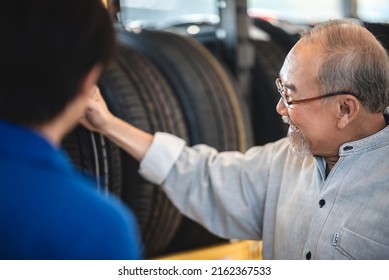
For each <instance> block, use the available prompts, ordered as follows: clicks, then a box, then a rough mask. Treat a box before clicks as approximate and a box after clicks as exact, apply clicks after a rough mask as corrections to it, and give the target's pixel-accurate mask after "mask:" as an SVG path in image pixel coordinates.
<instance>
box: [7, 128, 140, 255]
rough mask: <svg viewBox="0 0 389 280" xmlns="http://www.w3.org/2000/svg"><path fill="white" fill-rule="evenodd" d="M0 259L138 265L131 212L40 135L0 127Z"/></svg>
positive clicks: (136, 234)
mask: <svg viewBox="0 0 389 280" xmlns="http://www.w3.org/2000/svg"><path fill="white" fill-rule="evenodd" d="M0 180H1V181H0V259H76V260H78V259H138V258H140V256H141V250H140V240H139V236H138V228H137V225H136V223H135V219H134V217H133V215H132V214H131V213H130V212H129V210H128V209H127V208H126V207H125V206H124V205H122V204H121V203H120V202H119V201H118V200H117V199H115V198H113V197H107V196H103V195H101V194H99V193H97V191H96V190H95V189H94V187H93V185H92V184H91V183H90V182H89V181H87V180H86V179H85V178H83V177H82V176H81V175H79V174H78V173H77V172H76V171H75V170H74V169H73V167H72V165H71V163H70V162H69V160H68V158H67V157H66V156H65V154H64V153H63V152H62V151H61V150H59V149H58V148H56V147H53V146H52V145H51V144H50V143H49V142H48V141H47V140H46V139H44V138H43V137H41V136H39V135H38V134H36V133H34V132H32V131H30V130H28V129H26V128H22V127H19V126H15V125H13V124H10V123H7V122H2V121H0Z"/></svg>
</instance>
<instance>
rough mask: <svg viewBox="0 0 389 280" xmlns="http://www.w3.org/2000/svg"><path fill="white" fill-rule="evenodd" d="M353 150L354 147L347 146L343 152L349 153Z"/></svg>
mask: <svg viewBox="0 0 389 280" xmlns="http://www.w3.org/2000/svg"><path fill="white" fill-rule="evenodd" d="M352 149H354V147H352V146H346V147H344V148H343V151H345V152H347V151H351V150H352Z"/></svg>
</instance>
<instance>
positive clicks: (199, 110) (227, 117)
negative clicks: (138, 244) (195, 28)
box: [119, 30, 252, 253]
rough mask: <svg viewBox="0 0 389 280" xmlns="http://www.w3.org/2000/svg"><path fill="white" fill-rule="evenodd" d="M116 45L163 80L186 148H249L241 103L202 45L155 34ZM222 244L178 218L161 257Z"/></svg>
mask: <svg viewBox="0 0 389 280" xmlns="http://www.w3.org/2000/svg"><path fill="white" fill-rule="evenodd" d="M119 41H120V42H121V43H122V44H124V45H127V46H130V47H133V48H135V49H137V50H138V51H140V52H142V53H144V54H145V55H147V56H148V57H149V58H150V59H151V60H152V61H153V62H154V63H155V64H156V65H157V66H158V67H159V69H160V70H161V72H162V73H163V74H164V75H165V76H166V78H167V80H168V81H169V83H170V84H171V85H172V87H173V89H174V92H175V94H176V96H177V98H178V100H179V102H180V104H181V106H182V108H183V112H184V114H185V120H186V124H187V127H188V131H189V136H190V137H189V139H190V141H189V144H190V145H193V144H199V143H205V144H208V145H211V146H213V147H215V148H216V149H218V150H220V151H222V150H241V151H244V150H246V149H247V148H248V147H249V146H251V145H252V138H251V124H250V121H249V117H248V115H247V113H248V110H247V107H246V104H244V103H243V101H242V98H241V97H240V96H238V94H237V93H236V91H235V88H234V85H233V83H232V82H231V78H230V76H228V74H227V73H226V72H225V70H224V69H223V67H222V66H221V65H220V64H219V63H218V61H217V60H216V59H215V58H214V57H213V56H212V54H211V53H210V52H209V51H208V50H207V49H206V48H205V47H204V46H202V45H201V44H200V43H198V42H196V41H195V40H194V39H191V38H187V37H182V36H179V35H177V34H173V33H168V32H163V31H155V30H154V31H150V30H142V32H141V33H139V34H136V33H131V32H127V31H123V30H120V31H119ZM224 241H225V240H224V239H221V238H219V237H216V236H215V235H213V234H211V233H209V232H208V231H207V230H205V229H204V228H203V227H202V226H200V225H199V224H197V223H195V222H193V221H192V220H190V219H188V218H184V219H183V221H182V224H181V226H180V227H179V229H178V231H177V234H176V235H175V237H174V238H173V239H172V242H171V244H170V245H169V247H168V248H167V250H166V251H165V252H164V253H171V252H176V251H181V250H186V249H192V248H197V247H200V246H206V245H210V244H215V243H219V242H224Z"/></svg>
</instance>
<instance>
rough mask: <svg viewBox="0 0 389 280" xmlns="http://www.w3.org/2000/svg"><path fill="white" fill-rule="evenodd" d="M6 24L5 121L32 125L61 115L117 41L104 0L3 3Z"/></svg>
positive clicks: (1, 89) (0, 106) (1, 91)
mask: <svg viewBox="0 0 389 280" xmlns="http://www.w3.org/2000/svg"><path fill="white" fill-rule="evenodd" d="M0 25H1V28H2V32H1V42H2V43H1V45H0V56H1V59H0V61H1V63H0V69H1V70H0V120H1V119H3V120H7V121H10V122H14V123H18V124H22V125H27V126H41V125H44V124H45V123H49V122H50V121H51V120H53V119H55V118H56V117H57V116H58V115H60V114H61V113H62V112H63V111H64V109H65V108H66V106H67V105H68V104H69V103H70V102H71V101H73V100H74V99H75V97H76V96H77V94H78V93H79V91H80V87H81V86H82V84H83V81H84V80H85V78H86V76H87V74H88V73H89V72H90V71H91V69H93V68H94V67H95V66H98V65H100V66H103V65H104V64H105V63H106V62H107V61H108V59H109V57H110V55H111V52H112V50H113V45H114V32H113V28H112V25H111V21H110V18H109V15H108V13H107V11H106V9H105V7H104V5H103V4H102V2H101V0H66V1H51V0H35V1H31V0H19V1H3V2H2V4H1V7H0Z"/></svg>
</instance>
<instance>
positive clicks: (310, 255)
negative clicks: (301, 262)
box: [305, 251, 312, 260]
mask: <svg viewBox="0 0 389 280" xmlns="http://www.w3.org/2000/svg"><path fill="white" fill-rule="evenodd" d="M311 257H312V254H311V251H309V252H308V253H307V254H306V255H305V258H306V259H307V260H310V259H311Z"/></svg>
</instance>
